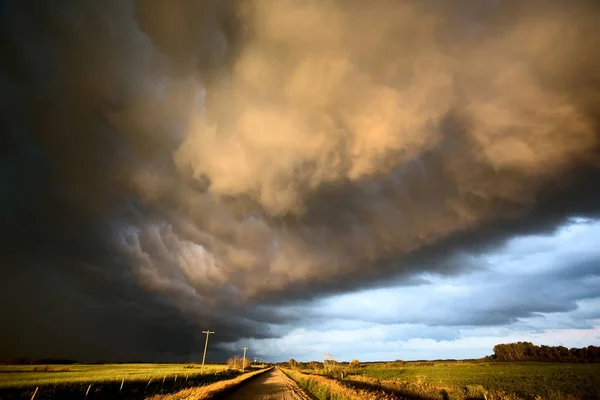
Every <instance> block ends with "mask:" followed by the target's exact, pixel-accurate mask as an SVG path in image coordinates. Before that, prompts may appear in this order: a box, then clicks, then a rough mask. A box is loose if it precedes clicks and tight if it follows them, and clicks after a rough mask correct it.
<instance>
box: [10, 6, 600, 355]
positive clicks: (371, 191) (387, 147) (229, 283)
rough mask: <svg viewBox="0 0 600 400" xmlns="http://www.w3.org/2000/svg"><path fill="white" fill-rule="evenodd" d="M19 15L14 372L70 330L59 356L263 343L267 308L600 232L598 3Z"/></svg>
mask: <svg viewBox="0 0 600 400" xmlns="http://www.w3.org/2000/svg"><path fill="white" fill-rule="evenodd" d="M2 8H3V10H2V28H1V29H2V43H3V46H2V49H3V50H2V54H1V55H2V59H3V60H5V61H3V64H2V74H1V78H0V79H1V80H0V85H1V87H2V88H3V90H2V95H1V96H2V102H3V104H5V106H4V107H3V109H2V128H3V130H2V139H1V142H0V146H1V147H0V152H1V154H2V161H1V163H2V164H1V165H2V170H1V171H0V177H1V179H2V180H1V182H0V191H1V193H2V197H1V200H0V205H1V208H0V216H1V218H2V219H1V226H0V229H1V230H0V239H1V241H2V246H3V255H4V259H3V263H4V264H5V266H4V267H3V268H2V272H1V273H2V276H3V277H5V278H6V279H3V280H2V286H3V287H6V288H11V289H12V290H5V291H3V296H4V297H5V298H4V302H3V303H4V304H19V307H22V308H14V309H11V308H10V307H6V306H4V307H3V308H2V312H3V315H6V316H7V317H6V318H3V319H4V320H7V321H8V322H9V325H10V326H11V330H9V331H6V332H5V333H4V335H5V336H6V338H5V337H3V339H5V340H4V342H5V343H15V346H9V347H11V348H10V349H9V350H6V354H5V355H6V356H9V355H17V353H19V352H23V351H25V350H24V349H27V348H30V349H33V348H36V347H35V346H34V345H33V343H35V342H36V341H40V340H41V337H42V336H41V335H42V331H43V329H29V330H27V329H26V327H27V326H28V325H27V324H28V323H29V322H28V321H30V320H36V321H38V323H39V324H41V325H39V326H42V327H49V326H51V325H52V324H53V321H54V318H53V316H54V315H55V314H54V313H53V312H52V310H60V314H56V315H57V317H56V318H57V319H59V320H60V321H59V323H60V326H61V329H58V328H57V327H53V328H52V329H56V331H55V332H56V333H55V334H54V336H53V337H54V340H53V342H52V343H55V345H56V346H57V347H56V348H55V349H51V348H50V347H46V348H45V349H46V351H47V352H48V353H53V354H56V353H62V352H64V351H65V350H64V349H65V348H66V346H67V343H71V341H72V340H75V342H73V343H78V344H77V345H74V346H75V347H76V348H79V349H81V350H80V351H77V352H76V355H77V356H81V357H85V356H86V354H87V355H90V356H92V355H93V354H96V353H94V352H92V351H90V352H86V350H85V349H86V344H90V343H97V342H100V341H102V340H103V339H102V338H103V337H104V338H106V337H109V338H110V337H111V336H110V335H115V336H113V337H115V338H118V339H119V340H116V339H115V340H114V342H118V343H121V346H122V348H128V349H132V350H131V352H130V353H127V354H128V356H127V357H134V355H135V354H139V355H141V356H145V355H148V356H149V357H151V356H152V354H162V353H165V354H168V353H173V354H174V356H185V355H188V354H193V353H194V352H196V351H198V349H197V348H196V347H197V343H196V342H197V331H198V330H200V329H201V328H205V327H210V328H211V329H213V330H218V331H219V335H218V336H215V340H216V341H234V340H235V339H237V338H239V337H250V336H252V337H259V338H261V337H269V336H272V335H274V334H275V330H274V331H269V327H270V326H273V325H277V324H281V323H284V322H289V318H292V317H291V316H289V315H286V314H285V313H280V312H278V311H276V310H275V309H273V308H272V307H269V304H274V303H275V304H281V303H285V302H293V301H295V300H298V299H311V298H315V297H320V296H324V295H326V294H330V293H336V292H340V291H347V290H353V289H356V288H360V287H368V286H379V285H383V284H385V283H386V281H387V282H389V281H391V280H392V279H394V281H398V280H404V281H406V282H407V283H408V284H410V283H411V282H412V283H415V282H416V283H418V282H419V281H418V278H416V277H415V275H416V274H419V273H421V272H433V273H439V274H450V275H452V274H458V273H460V272H461V271H464V270H465V267H464V264H462V263H457V262H453V260H456V256H455V253H456V252H457V251H463V252H464V251H469V252H481V251H483V250H482V249H486V248H492V247H493V246H496V245H498V244H500V243H502V241H503V240H504V239H505V238H507V237H510V236H511V235H513V234H516V233H519V232H536V231H540V230H551V229H553V228H554V226H556V224H559V223H561V222H563V221H564V220H565V218H567V217H568V216H571V215H593V214H594V213H596V212H597V211H598V208H597V205H598V204H599V203H598V201H599V200H600V195H599V193H598V191H597V190H596V188H595V187H594V186H593V185H590V182H593V181H594V180H595V179H597V177H598V173H597V172H598V171H597V168H598V164H597V159H598V158H597V157H598V110H600V101H599V97H598V94H597V93H598V91H597V89H598V88H599V75H598V71H600V61H599V58H598V57H597V56H596V55H595V52H594V50H595V45H596V44H595V40H594V39H595V37H596V36H597V34H598V24H597V15H598V14H597V13H598V9H597V7H596V6H595V5H594V2H586V1H574V2H569V3H564V2H559V1H550V0H548V1H541V2H528V3H526V4H523V2H516V1H504V2H485V3H481V2H474V1H465V2H463V3H460V4H458V5H457V4H456V3H455V2H452V4H450V3H448V2H443V1H426V2H413V1H380V2H376V3H373V4H372V5H370V6H369V7H368V8H367V7H365V5H364V3H363V2H354V1H351V2H337V1H331V2H316V1H312V2H298V1H292V0H282V1H273V2H270V1H258V0H257V1H248V2H236V1H216V0H215V1H204V2H185V1H173V2H162V1H150V0H147V1H137V2H129V1H107V2H102V3H99V2H85V1H71V2H63V3H61V4H60V5H57V4H52V3H42V2H17V1H13V2H11V1H7V2H4V3H3V5H2ZM467 269H468V268H467ZM548 279H549V280H550V279H551V278H550V277H549V278H548ZM552 279H558V278H557V277H554V278H552ZM547 283H548V285H549V286H550V287H551V286H552V285H551V283H552V282H550V281H548V282H547ZM23 292H27V295H26V296H24V298H20V297H19V296H22V293H23ZM532 301H533V302H534V301H535V299H532ZM557 302H558V303H560V304H558V306H561V307H569V302H568V299H562V300H561V299H559V300H557ZM18 309H22V310H23V311H22V312H17V311H15V310H18ZM11 310H12V311H11ZM524 312H526V311H524ZM513 314H514V313H512V314H511V315H513ZM498 315H499V316H498V318H499V321H500V320H502V318H503V317H502V312H501V311H499V314H498ZM474 318H475V317H474ZM115 326H116V327H117V328H114V327H115ZM77 329H83V330H84V332H86V333H88V334H82V335H76V336H69V335H67V334H64V335H61V333H60V332H62V331H69V332H77ZM25 330H27V331H28V333H27V335H23V336H21V335H19V332H22V331H25ZM129 332H133V333H129ZM173 332H177V335H178V336H176V337H173V336H172V333H173ZM140 337H141V339H139V338H140ZM138 339H139V340H138ZM111 342H113V340H111ZM134 342H135V343H136V346H139V347H131V344H132V343H134ZM42 351H43V349H42V348H40V352H42ZM112 351H113V353H106V352H104V351H102V354H111V357H117V356H116V355H114V356H113V355H112V354H125V353H119V351H118V349H116V348H114V349H113V350H112ZM129 354H131V355H129Z"/></svg>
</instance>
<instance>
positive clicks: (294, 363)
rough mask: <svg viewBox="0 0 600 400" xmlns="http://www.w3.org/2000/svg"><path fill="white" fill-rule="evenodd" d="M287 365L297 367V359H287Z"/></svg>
mask: <svg viewBox="0 0 600 400" xmlns="http://www.w3.org/2000/svg"><path fill="white" fill-rule="evenodd" d="M288 365H289V366H290V368H297V367H298V361H296V360H294V359H293V358H290V361H288Z"/></svg>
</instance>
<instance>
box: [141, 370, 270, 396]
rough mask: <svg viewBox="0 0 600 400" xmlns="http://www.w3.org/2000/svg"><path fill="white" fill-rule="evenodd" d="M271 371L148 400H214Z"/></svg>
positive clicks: (262, 371)
mask: <svg viewBox="0 0 600 400" xmlns="http://www.w3.org/2000/svg"><path fill="white" fill-rule="evenodd" d="M270 369H271V368H267V369H262V370H259V371H253V372H249V373H246V374H243V375H239V376H237V377H236V378H234V379H228V380H223V381H219V382H216V383H213V384H210V385H205V386H199V387H193V388H189V389H184V390H180V391H178V392H175V393H170V394H164V395H163V394H161V395H154V396H152V397H148V399H149V400H180V399H195V400H203V399H213V398H215V397H218V396H220V395H223V394H225V393H227V392H229V391H231V390H233V389H235V388H236V387H237V386H239V385H240V384H242V383H243V382H245V381H247V380H248V379H251V378H253V377H255V376H256V375H259V374H262V373H264V372H266V371H268V370H270Z"/></svg>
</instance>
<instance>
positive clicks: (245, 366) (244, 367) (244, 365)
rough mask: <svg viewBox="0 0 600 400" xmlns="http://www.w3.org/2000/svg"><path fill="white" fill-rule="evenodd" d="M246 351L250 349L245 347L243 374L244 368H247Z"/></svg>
mask: <svg viewBox="0 0 600 400" xmlns="http://www.w3.org/2000/svg"><path fill="white" fill-rule="evenodd" d="M246 350H248V348H247V347H244V358H243V359H242V372H244V368H246Z"/></svg>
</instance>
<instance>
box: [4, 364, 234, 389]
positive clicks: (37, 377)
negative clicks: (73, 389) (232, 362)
mask: <svg viewBox="0 0 600 400" xmlns="http://www.w3.org/2000/svg"><path fill="white" fill-rule="evenodd" d="M226 368H227V366H226V365H205V366H204V373H205V374H209V373H214V372H217V371H221V370H225V369H226ZM199 374H200V365H198V364H100V365H89V364H69V365H1V366H0V388H17V387H31V386H45V385H60V384H73V383H100V382H117V381H121V380H122V379H125V381H126V382H127V381H141V380H144V381H148V380H150V379H153V380H161V381H162V379H163V378H164V377H165V376H166V377H167V379H170V380H174V379H175V376H177V377H178V379H185V378H186V376H188V377H192V376H196V375H199Z"/></svg>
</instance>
